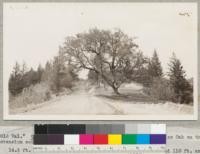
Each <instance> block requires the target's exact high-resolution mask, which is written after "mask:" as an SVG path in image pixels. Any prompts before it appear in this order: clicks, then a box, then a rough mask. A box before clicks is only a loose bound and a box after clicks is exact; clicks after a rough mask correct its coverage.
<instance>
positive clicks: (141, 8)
mask: <svg viewBox="0 0 200 154" xmlns="http://www.w3.org/2000/svg"><path fill="white" fill-rule="evenodd" d="M183 12H188V13H189V14H190V16H181V15H179V13H183ZM3 17H4V19H3V37H4V38H3V42H4V44H3V45H4V48H3V49H4V62H5V63H4V65H6V72H7V73H8V72H10V71H11V70H12V67H13V65H14V63H15V62H16V61H18V62H21V63H22V62H23V61H25V62H26V63H27V64H28V66H29V67H30V66H32V67H34V68H35V67H36V66H38V64H39V63H41V64H42V65H44V64H45V63H46V61H47V60H49V59H52V58H53V56H54V55H56V54H57V52H58V47H59V45H62V43H63V42H64V38H65V37H66V36H69V35H74V34H76V33H79V32H84V31H87V30H88V29H89V28H94V27H97V28H100V29H113V28H120V29H121V30H122V31H123V32H125V33H126V34H128V35H129V36H130V37H135V36H137V37H138V38H137V39H136V40H135V41H136V42H137V43H138V45H139V46H140V48H141V50H142V51H143V52H144V54H145V55H147V56H151V55H152V53H153V51H154V49H156V50H157V52H158V54H159V57H160V60H161V63H162V66H163V68H164V71H165V72H166V71H167V69H168V62H169V58H170V57H171V55H172V52H175V53H176V55H177V57H178V58H179V59H180V60H181V62H182V64H183V67H184V69H185V70H186V73H187V75H188V77H192V76H194V75H195V73H196V69H197V68H196V67H197V64H196V59H197V4H196V3H4V16H3Z"/></svg>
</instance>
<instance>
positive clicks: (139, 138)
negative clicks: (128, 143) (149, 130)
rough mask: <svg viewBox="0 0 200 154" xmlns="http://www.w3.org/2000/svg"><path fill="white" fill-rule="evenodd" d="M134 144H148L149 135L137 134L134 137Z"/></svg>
mask: <svg viewBox="0 0 200 154" xmlns="http://www.w3.org/2000/svg"><path fill="white" fill-rule="evenodd" d="M136 144H150V135H149V134H137V135H136Z"/></svg>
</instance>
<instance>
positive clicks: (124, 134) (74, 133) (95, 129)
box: [33, 124, 166, 145]
mask: <svg viewBox="0 0 200 154" xmlns="http://www.w3.org/2000/svg"><path fill="white" fill-rule="evenodd" d="M34 131H35V133H34V140H33V142H34V145H132V144H145V145H146V144H151V145H153V144H154V145H156V144H166V125H165V124H138V125H133V124H126V125H122V124H114V125H111V124H103V125H102V124H98V125H96V124H89V125H84V124H72V125H64V124H56V125H54V124H48V125H35V126H34Z"/></svg>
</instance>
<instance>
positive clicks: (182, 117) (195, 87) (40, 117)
mask: <svg viewBox="0 0 200 154" xmlns="http://www.w3.org/2000/svg"><path fill="white" fill-rule="evenodd" d="M47 2H48V1H47ZM61 2H63V3H82V1H76V2H74V1H69V2H66V1H61ZM88 2H91V1H88ZM108 2H110V3H111V2H112V3H116V2H117V3H118V2H120V3H155V2H156V3H165V1H163V2H160V1H155V2H149V1H148V2H135V1H125V2H121V1H108ZM167 2H170V3H185V2H182V1H181V2H177V1H175V2H174V1H167ZM4 3H11V2H9V1H6V2H4ZM12 3H16V2H12ZM19 3H20V2H19ZM24 3H33V2H27V1H25V2H24ZM39 3H46V2H42V1H41V2H39ZM48 3H50V2H48ZM53 3H60V2H56V1H55V2H53ZM91 3H97V2H91ZM99 3H103V2H102V1H99ZM187 3H196V4H197V7H196V8H197V28H198V2H196V1H194V2H192V1H191V2H187ZM195 56H196V57H197V59H196V60H195V63H196V66H197V69H196V70H195V73H196V74H197V75H196V76H194V80H193V90H194V91H193V98H194V104H193V111H194V112H193V114H192V115H173V116H170V115H166V116H165V115H156V114H155V115H85V114H84V115H83V114H80V115H10V114H9V112H8V111H9V107H8V105H9V104H8V92H7V94H6V93H5V92H6V91H8V82H4V81H5V79H8V77H7V76H6V75H5V73H3V119H4V120H106V121H107V120H198V31H197V52H196V53H195ZM5 68H6V65H5V59H4V54H3V72H4V71H6V69H5ZM7 81H8V80H7Z"/></svg>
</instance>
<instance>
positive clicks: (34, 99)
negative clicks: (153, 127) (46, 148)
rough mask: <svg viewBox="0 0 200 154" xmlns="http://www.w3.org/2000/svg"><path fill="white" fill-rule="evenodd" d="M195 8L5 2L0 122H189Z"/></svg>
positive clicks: (193, 97) (193, 109)
mask: <svg viewBox="0 0 200 154" xmlns="http://www.w3.org/2000/svg"><path fill="white" fill-rule="evenodd" d="M197 43H198V42H197V4H196V3H163V2H159V3H158V2H157V3H133V2H132V3H131V2H129V3H114V2H113V3H111V2H109V3H100V2H99V3H91V2H90V3H80V2H74V3H72V2H71V3H4V5H3V89H4V91H3V96H4V109H3V110H4V119H5V120H6V119H7V120H196V119H197V98H198V96H197V86H198V83H197V74H198V73H197V51H198V49H197V45H198V44H197Z"/></svg>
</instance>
